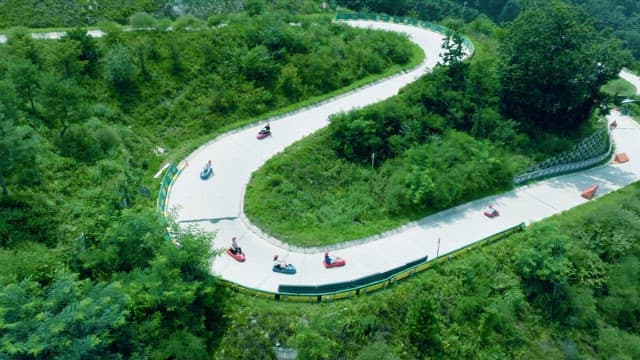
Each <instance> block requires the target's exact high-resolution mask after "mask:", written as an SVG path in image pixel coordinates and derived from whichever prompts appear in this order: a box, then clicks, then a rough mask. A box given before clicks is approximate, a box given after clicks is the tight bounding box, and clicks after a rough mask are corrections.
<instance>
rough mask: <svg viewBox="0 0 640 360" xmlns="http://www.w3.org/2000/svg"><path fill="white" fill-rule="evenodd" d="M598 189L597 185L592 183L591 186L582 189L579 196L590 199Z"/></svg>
mask: <svg viewBox="0 0 640 360" xmlns="http://www.w3.org/2000/svg"><path fill="white" fill-rule="evenodd" d="M597 190H598V185H593V186H592V187H590V188H588V189H587V190H585V191H583V192H582V194H581V196H582V197H583V198H585V199H587V200H591V199H592V198H593V196H594V195H595V194H596V191H597Z"/></svg>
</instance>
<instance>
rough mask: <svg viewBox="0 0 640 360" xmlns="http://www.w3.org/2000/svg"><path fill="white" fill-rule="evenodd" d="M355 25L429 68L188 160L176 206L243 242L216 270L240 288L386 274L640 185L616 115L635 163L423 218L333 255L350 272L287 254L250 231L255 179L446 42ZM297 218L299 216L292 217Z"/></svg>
mask: <svg viewBox="0 0 640 360" xmlns="http://www.w3.org/2000/svg"><path fill="white" fill-rule="evenodd" d="M349 23H350V24H351V25H353V26H360V27H373V28H377V29H385V30H392V31H400V32H404V33H407V34H408V35H409V36H410V38H411V39H412V40H413V41H415V42H416V43H417V44H419V45H420V46H421V47H422V48H423V49H424V51H425V53H426V55H427V58H426V61H425V62H424V63H423V64H422V65H420V67H418V68H417V69H415V70H413V71H410V72H408V73H406V74H403V75H400V76H397V77H394V78H391V79H389V80H386V81H384V82H382V83H379V84H377V85H374V86H370V87H366V88H364V89H361V90H359V91H357V92H354V93H351V94H348V95H346V96H342V97H339V98H337V99H335V100H333V101H331V102H329V103H326V104H323V105H321V106H318V107H315V108H312V109H310V110H306V111H302V112H299V113H296V114H293V115H291V116H287V117H284V118H280V119H277V120H272V121H271V127H272V129H273V136H272V137H270V138H267V139H265V140H262V141H258V140H256V137H255V136H256V133H257V132H258V130H259V129H260V128H261V126H262V125H256V126H254V127H250V128H245V129H242V130H239V131H235V132H231V133H228V134H225V135H223V136H220V137H218V138H216V139H214V140H213V141H211V142H209V143H207V144H205V145H203V146H202V147H201V148H199V149H198V150H196V151H195V152H194V153H192V154H191V155H189V157H188V158H187V159H186V163H187V164H189V165H187V166H186V167H185V169H184V170H183V172H182V173H181V174H180V175H179V176H178V178H177V179H176V181H175V183H174V186H173V187H172V189H171V192H170V194H169V200H168V206H169V208H170V209H173V210H174V211H175V213H176V217H177V218H176V220H177V221H178V222H179V223H180V224H182V225H185V226H186V225H196V226H198V227H200V228H201V229H203V230H205V231H209V232H215V233H217V236H216V237H215V240H214V244H213V246H214V247H215V248H220V249H221V248H226V247H228V246H229V244H230V239H231V237H232V236H234V235H235V236H238V239H239V243H240V246H241V247H242V248H243V250H244V251H245V253H246V254H247V260H246V262H245V263H238V262H236V261H235V260H233V259H232V258H231V257H229V256H228V255H226V254H222V255H221V256H219V257H216V258H215V259H214V262H213V265H212V272H214V273H215V274H217V275H219V276H221V277H222V278H224V279H226V280H229V281H232V282H235V283H238V284H240V285H243V286H246V287H250V288H255V289H260V290H265V291H271V292H275V291H277V289H278V285H280V284H289V285H322V284H329V283H335V282H342V281H348V280H354V279H357V278H360V277H363V276H366V275H370V274H373V273H377V272H383V271H386V270H390V269H393V268H395V267H397V266H400V265H403V264H405V263H407V262H410V261H412V260H416V259H419V258H421V257H424V256H429V258H430V259H433V258H435V257H436V255H442V254H446V253H448V252H451V251H454V250H456V249H459V248H462V247H464V246H466V245H469V244H471V243H474V242H476V241H478V240H481V239H483V238H485V237H487V236H489V235H491V234H494V233H497V232H499V231H501V230H504V229H507V228H509V227H512V226H515V225H517V224H519V223H521V222H525V223H530V222H532V221H538V220H541V219H544V218H547V217H549V216H552V215H554V214H557V213H559V212H561V211H564V210H567V209H570V208H573V207H575V206H578V205H580V204H583V203H585V202H586V201H587V200H585V199H583V198H582V197H581V196H580V193H581V191H583V190H584V189H586V188H588V187H589V186H592V185H598V186H599V190H598V195H599V196H600V195H602V194H605V193H607V192H611V191H613V190H616V189H618V188H620V187H623V186H625V185H628V184H630V183H631V182H634V181H636V180H638V179H639V178H640V141H638V140H637V139H640V127H638V125H637V124H636V123H635V122H634V121H633V120H632V119H630V118H629V117H625V116H622V115H620V114H619V113H617V112H615V111H614V112H613V113H612V114H611V115H610V116H609V117H608V121H609V122H611V121H613V120H616V121H617V123H618V127H617V129H615V130H614V131H613V138H614V141H615V144H616V148H617V152H621V151H624V152H626V153H627V154H628V155H629V158H630V159H631V161H630V162H628V163H625V164H612V163H610V164H606V165H603V166H599V167H597V168H593V169H590V170H587V171H583V172H580V173H575V174H570V175H565V176H560V177H556V178H552V179H549V180H545V181H541V182H538V183H535V184H532V185H527V186H523V187H519V188H516V189H515V190H513V191H510V192H507V193H503V194H499V195H496V196H492V197H489V198H485V199H481V200H478V201H473V202H470V203H467V204H464V205H461V206H457V207H455V208H452V209H449V210H446V211H443V212H441V213H438V214H435V215H432V216H429V217H427V218H424V219H422V220H420V221H418V222H416V223H412V224H408V225H406V226H403V227H402V228H400V229H397V230H396V231H391V232H389V233H387V234H385V235H384V236H382V237H379V238H378V239H375V240H371V241H368V242H363V243H362V244H359V245H357V246H351V247H346V248H343V249H341V250H336V251H333V252H332V254H335V255H338V256H341V257H344V258H346V259H347V266H345V267H342V268H334V269H325V268H324V267H323V266H322V264H321V261H322V252H321V251H316V252H311V253H310V252H309V251H295V250H287V249H285V248H283V247H279V246H277V245H275V244H277V243H278V240H277V239H273V238H270V237H269V236H268V235H266V234H264V233H262V232H261V231H260V230H259V229H256V228H255V227H254V226H252V225H251V224H249V222H248V220H247V219H246V218H245V217H244V215H243V211H242V205H243V204H242V201H243V194H244V189H245V187H246V185H247V183H248V182H249V179H250V176H251V173H252V172H254V171H255V170H257V169H258V168H259V167H260V166H261V165H262V164H263V163H264V162H265V161H266V160H268V159H269V158H271V157H273V156H274V155H275V154H277V153H278V152H281V151H282V150H284V148H285V147H286V146H288V145H290V144H291V143H293V142H295V141H297V140H300V139H301V138H303V137H304V136H306V135H308V134H311V133H313V132H314V131H316V130H318V129H319V128H322V127H324V126H326V125H327V124H328V117H329V115H331V114H334V113H337V112H340V111H348V110H351V109H354V108H358V107H362V106H366V105H369V104H372V103H375V102H378V101H381V100H383V99H386V98H388V97H390V96H393V95H395V94H396V93H397V92H398V90H399V89H400V88H401V87H403V86H404V85H406V84H408V83H410V82H412V81H415V80H416V79H417V78H418V77H420V76H421V75H422V74H423V73H424V72H425V71H428V69H430V68H432V67H433V66H434V65H435V64H436V63H437V62H438V59H439V55H440V52H441V48H440V44H441V43H442V36H441V35H439V34H436V33H433V32H430V31H427V30H424V29H420V28H415V27H410V26H404V25H398V24H387V23H376V22H364V21H354V22H349ZM621 76H622V77H623V78H625V79H627V80H629V81H631V82H632V83H634V84H635V86H636V88H637V89H640V79H638V78H637V77H635V76H633V75H632V74H630V73H628V72H623V73H622V74H621ZM207 160H212V162H213V168H214V175H213V176H212V177H211V178H210V179H209V180H207V181H202V180H200V178H199V171H200V168H201V166H202V165H203V164H204V163H205V162H206V161H207ZM487 203H493V204H495V205H496V207H497V208H498V209H499V210H500V212H501V216H500V217H498V218H494V219H488V218H486V217H485V216H484V215H483V214H482V210H483V208H484V207H485V206H486V205H487ZM292 216H295V214H292ZM276 253H277V254H280V256H281V258H284V259H286V260H287V261H288V262H290V263H293V264H294V265H295V266H296V267H297V269H298V272H297V274H295V275H284V274H278V273H274V272H272V271H271V264H272V256H273V254H276Z"/></svg>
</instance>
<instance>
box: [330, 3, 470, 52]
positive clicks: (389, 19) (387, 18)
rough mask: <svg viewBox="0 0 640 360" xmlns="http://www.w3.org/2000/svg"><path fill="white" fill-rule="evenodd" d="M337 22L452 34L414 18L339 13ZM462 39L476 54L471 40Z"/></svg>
mask: <svg viewBox="0 0 640 360" xmlns="http://www.w3.org/2000/svg"><path fill="white" fill-rule="evenodd" d="M336 20H373V21H382V22H391V23H396V24H405V25H412V26H416V27H421V28H425V29H428V30H431V31H435V32H437V33H439V34H442V35H445V36H447V35H449V34H451V33H452V30H450V29H449V28H447V27H445V26H442V25H439V24H434V23H430V22H428V21H422V20H417V19H414V18H406V17H399V16H389V15H376V14H365V13H339V14H337V15H336ZM459 35H460V37H462V43H463V45H464V47H465V48H467V50H468V51H469V55H473V53H474V52H475V47H474V46H473V43H472V42H471V40H469V38H467V37H466V36H464V35H462V34H459Z"/></svg>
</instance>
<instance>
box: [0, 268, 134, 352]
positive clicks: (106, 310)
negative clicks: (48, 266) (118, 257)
mask: <svg viewBox="0 0 640 360" xmlns="http://www.w3.org/2000/svg"><path fill="white" fill-rule="evenodd" d="M126 305H127V297H126V296H125V295H124V294H123V291H122V289H121V287H120V286H119V284H117V283H113V284H109V285H103V284H95V285H94V284H92V283H90V282H89V281H87V280H78V279H77V277H76V276H75V275H69V274H58V275H56V278H55V280H54V281H53V283H52V284H51V285H50V286H48V287H42V286H41V285H40V284H38V283H36V282H35V281H32V280H29V279H28V280H24V281H22V282H20V283H19V284H10V285H8V286H5V287H4V288H2V289H0V329H2V333H1V335H0V353H2V354H5V355H6V356H7V357H6V358H12V359H63V358H64V359H66V358H77V359H90V358H94V359H97V358H102V359H110V358H114V359H115V358H117V357H116V356H114V355H113V354H110V351H109V346H110V345H111V343H112V342H113V341H114V335H115V333H116V332H117V330H118V329H119V328H121V327H123V326H124V325H125V324H126V322H125V319H126V314H127V311H126ZM0 357H2V358H5V357H4V356H1V355H0Z"/></svg>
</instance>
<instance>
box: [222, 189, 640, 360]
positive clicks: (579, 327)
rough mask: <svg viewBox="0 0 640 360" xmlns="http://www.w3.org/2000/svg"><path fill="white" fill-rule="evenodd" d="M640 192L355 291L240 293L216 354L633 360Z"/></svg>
mask: <svg viewBox="0 0 640 360" xmlns="http://www.w3.org/2000/svg"><path fill="white" fill-rule="evenodd" d="M638 199H640V185H639V184H637V183H636V184H633V185H631V186H629V187H628V188H625V189H623V190H621V191H618V192H616V193H614V194H611V195H607V196H605V197H603V198H601V199H598V200H596V201H593V202H591V203H589V204H587V205H584V206H581V207H579V208H576V209H574V210H570V211H568V212H565V213H563V214H562V215H558V216H554V217H553V218H551V219H548V220H544V221H542V222H540V223H536V224H533V225H531V226H529V227H528V228H527V230H526V231H525V232H523V233H519V234H516V235H512V236H510V237H509V238H507V239H505V240H502V241H501V242H500V243H497V244H493V245H490V246H488V247H485V248H481V249H476V250H474V251H473V252H469V253H466V254H465V255H464V256H461V257H459V258H456V259H454V260H452V261H450V262H447V263H444V264H442V265H439V266H437V267H435V268H433V269H431V270H428V271H426V272H424V273H422V274H419V275H417V276H415V277H413V278H411V279H409V280H406V281H403V282H401V283H399V284H398V285H394V286H392V287H390V288H387V289H385V290H382V291H380V292H378V293H374V294H371V295H366V296H361V297H357V298H354V299H351V300H340V301H336V302H329V303H321V304H308V305H303V304H289V303H278V306H273V303H272V301H270V300H257V299H254V298H248V297H245V296H243V295H237V297H236V300H235V301H234V303H235V304H237V305H236V307H235V311H233V312H232V313H231V315H230V317H229V327H228V328H227V330H226V333H225V334H224V337H223V339H222V341H221V344H222V346H221V347H220V348H219V349H218V350H217V351H216V358H224V357H226V356H228V357H231V358H242V357H243V356H244V357H246V356H247V355H248V354H261V357H262V358H274V356H275V352H276V351H280V352H282V351H283V350H282V349H281V348H283V347H284V348H292V349H295V350H297V351H298V355H299V358H300V359H335V358H347V359H351V358H357V359H423V358H429V359H431V358H437V359H484V358H491V359H514V358H527V359H540V358H548V359H551V358H553V359H558V358H567V359H575V358H596V359H609V358H612V357H616V358H627V359H631V358H636V357H638V356H640V332H639V329H638V326H637V324H638V321H640V319H638V314H640V305H639V304H640V301H639V300H640V297H639V293H638V291H637V289H638V288H639V286H640V281H639V280H638V279H640V277H639V276H638V275H639V274H640V261H639V260H638V259H639V255H640V246H639V242H638V239H640V226H639V225H638V224H640V201H639V200H638ZM255 338H259V339H261V340H260V341H258V342H252V341H250V339H255ZM311 343H313V344H317V345H316V346H313V347H310V346H309V345H308V344H311ZM239 344H243V346H240V345H239ZM278 349H280V350H278Z"/></svg>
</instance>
